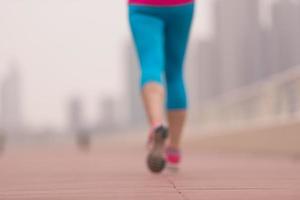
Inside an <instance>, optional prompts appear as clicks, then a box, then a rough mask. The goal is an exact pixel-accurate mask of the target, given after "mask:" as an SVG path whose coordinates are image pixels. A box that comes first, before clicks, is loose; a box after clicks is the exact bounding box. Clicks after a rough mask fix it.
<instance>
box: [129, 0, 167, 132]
mask: <svg viewBox="0 0 300 200" xmlns="http://www.w3.org/2000/svg"><path fill="white" fill-rule="evenodd" d="M149 9H150V8H144V7H141V6H131V7H130V25H131V29H132V33H133V38H134V41H135V45H136V49H137V52H138V57H139V61H140V66H141V90H142V97H143V102H144V106H145V110H146V114H147V118H148V121H149V125H150V127H151V128H154V127H156V126H159V125H161V124H162V123H163V118H164V117H163V116H164V98H165V91H164V87H163V85H162V74H163V70H164V64H165V59H164V56H165V54H164V32H163V29H164V23H163V21H162V20H159V19H158V18H156V17H153V16H151V15H147V14H143V13H144V12H145V11H146V12H147V11H148V10H149ZM143 11H144V12H143Z"/></svg>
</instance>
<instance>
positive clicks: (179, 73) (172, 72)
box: [166, 4, 194, 150]
mask: <svg viewBox="0 0 300 200" xmlns="http://www.w3.org/2000/svg"><path fill="white" fill-rule="evenodd" d="M174 9H177V10H176V13H177V14H176V20H174V19H172V20H170V21H169V24H168V26H167V27H166V82H167V99H168V100H167V108H168V121H169V133H170V144H169V145H170V147H171V148H172V149H175V150H176V149H177V150H178V149H180V142H181V135H182V131H183V127H184V123H185V120H186V115H187V112H186V110H187V97H186V91H185V84H184V72H183V63H184V57H185V52H186V47H187V43H188V38H189V33H190V27H191V22H192V18H193V9H194V6H193V4H190V5H186V6H182V7H178V8H174Z"/></svg>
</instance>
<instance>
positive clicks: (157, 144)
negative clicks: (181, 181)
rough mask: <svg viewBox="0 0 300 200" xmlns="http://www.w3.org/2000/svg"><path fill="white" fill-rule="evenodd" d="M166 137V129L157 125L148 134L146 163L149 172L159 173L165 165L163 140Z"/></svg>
mask: <svg viewBox="0 0 300 200" xmlns="http://www.w3.org/2000/svg"><path fill="white" fill-rule="evenodd" d="M167 137H168V129H167V128H166V127H164V126H159V127H157V128H155V129H154V130H153V132H152V133H151V134H150V138H149V139H150V145H151V147H150V151H149V154H148V156H147V165H148V168H149V169H150V171H151V172H153V173H160V172H162V171H163V170H164V168H165V166H166V161H165V153H164V150H165V141H166V139H167Z"/></svg>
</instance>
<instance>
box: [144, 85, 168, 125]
mask: <svg viewBox="0 0 300 200" xmlns="http://www.w3.org/2000/svg"><path fill="white" fill-rule="evenodd" d="M142 96H143V101H144V106H145V110H146V114H147V117H148V121H149V124H150V126H151V127H152V128H153V127H155V126H157V125H161V124H162V123H163V120H164V98H165V91H164V88H163V86H162V85H160V84H158V83H154V82H153V83H148V84H146V85H145V86H144V88H143V91H142Z"/></svg>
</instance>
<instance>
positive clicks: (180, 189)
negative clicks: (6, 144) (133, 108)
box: [0, 141, 300, 200]
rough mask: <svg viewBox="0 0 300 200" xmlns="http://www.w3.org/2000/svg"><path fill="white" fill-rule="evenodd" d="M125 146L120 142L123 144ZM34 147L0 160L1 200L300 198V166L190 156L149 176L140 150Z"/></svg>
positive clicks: (132, 147) (292, 162)
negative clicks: (179, 165) (172, 168)
mask: <svg viewBox="0 0 300 200" xmlns="http://www.w3.org/2000/svg"><path fill="white" fill-rule="evenodd" d="M119 142H120V141H119ZM126 144H127V145H124V146H123V145H120V144H118V146H120V148H118V149H112V148H109V147H107V146H109V144H106V147H104V146H101V145H100V144H99V145H97V147H96V148H94V149H93V150H92V151H91V152H90V153H89V154H85V153H80V152H78V151H77V150H76V149H73V148H68V147H64V148H62V147H57V148H55V149H51V148H48V149H44V148H41V147H39V148H36V149H34V148H32V149H31V150H24V151H20V150H19V151H17V150H14V151H8V152H7V153H6V154H5V155H4V156H2V158H0V200H106V199H107V200H109V199H112V200H117V199H120V200H127V199H128V200H129V199H130V200H135V199H136V200H148V199H149V200H158V199H160V200H168V199H172V200H189V199H195V200H268V199H270V200H277V199H278V200H299V199H300V162H298V161H295V160H288V159H279V158H276V159H275V158H274V159H265V158H263V157H261V158H258V157H251V156H246V157H245V156H241V155H239V156H238V155H222V154H219V155H217V154H203V153H200V152H198V151H196V150H189V149H188V150H187V151H186V152H185V159H184V164H183V165H182V168H181V170H180V172H178V173H176V174H175V173H171V172H169V171H165V172H164V173H163V174H162V175H152V174H150V173H148V171H147V170H146V168H145V166H144V154H145V152H144V150H143V148H142V147H141V146H137V145H130V143H128V142H127V143H126Z"/></svg>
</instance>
